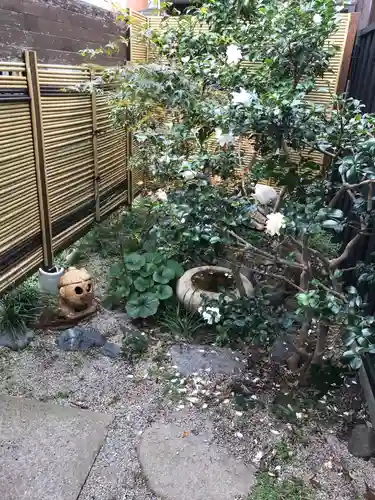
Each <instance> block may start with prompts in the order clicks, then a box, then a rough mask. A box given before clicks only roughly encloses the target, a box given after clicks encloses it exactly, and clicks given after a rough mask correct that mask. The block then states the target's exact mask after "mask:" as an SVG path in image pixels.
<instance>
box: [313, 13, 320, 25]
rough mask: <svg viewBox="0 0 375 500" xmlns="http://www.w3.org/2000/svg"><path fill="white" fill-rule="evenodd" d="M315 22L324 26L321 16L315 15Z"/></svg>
mask: <svg viewBox="0 0 375 500" xmlns="http://www.w3.org/2000/svg"><path fill="white" fill-rule="evenodd" d="M313 21H314V23H315V24H322V16H321V15H320V14H315V15H314V17H313Z"/></svg>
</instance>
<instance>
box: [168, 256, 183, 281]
mask: <svg viewBox="0 0 375 500" xmlns="http://www.w3.org/2000/svg"><path fill="white" fill-rule="evenodd" d="M166 266H167V267H168V268H169V269H172V271H173V272H174V277H175V278H180V277H181V276H182V275H183V274H184V272H185V271H184V268H183V267H182V266H181V264H180V263H179V262H177V261H176V260H167V262H166Z"/></svg>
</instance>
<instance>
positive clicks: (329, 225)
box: [322, 219, 338, 229]
mask: <svg viewBox="0 0 375 500" xmlns="http://www.w3.org/2000/svg"><path fill="white" fill-rule="evenodd" d="M322 226H323V227H325V228H326V229H335V228H336V227H337V226H338V222H337V221H336V220H331V219H328V220H325V221H323V222H322Z"/></svg>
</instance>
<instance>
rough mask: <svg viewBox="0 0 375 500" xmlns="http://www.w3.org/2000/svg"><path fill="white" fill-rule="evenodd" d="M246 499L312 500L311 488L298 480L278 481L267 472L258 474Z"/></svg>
mask: <svg viewBox="0 0 375 500" xmlns="http://www.w3.org/2000/svg"><path fill="white" fill-rule="evenodd" d="M248 500H313V497H312V493H311V490H310V489H309V488H307V487H306V486H305V484H304V483H303V482H302V481H299V480H284V481H279V480H277V479H275V478H273V477H270V476H269V475H268V474H266V473H263V474H259V476H258V481H257V484H256V485H255V488H254V490H253V492H252V493H251V494H250V495H249V497H248Z"/></svg>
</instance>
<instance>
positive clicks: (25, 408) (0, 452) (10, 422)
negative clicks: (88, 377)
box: [0, 396, 112, 500]
mask: <svg viewBox="0 0 375 500" xmlns="http://www.w3.org/2000/svg"><path fill="white" fill-rule="evenodd" d="M111 422H112V417H111V416H109V415H105V414H103V413H98V412H92V411H83V410H78V409H74V408H65V407H63V406H60V405H56V404H48V403H41V402H39V401H35V400H32V399H27V398H18V397H9V396H1V397H0V461H1V465H0V498H1V499H2V500H52V499H53V500H76V499H77V497H78V495H79V493H80V491H81V489H82V486H83V484H84V482H85V480H86V477H87V475H88V473H89V471H90V469H91V466H92V464H93V462H94V460H95V458H96V456H97V454H98V452H99V450H100V448H101V446H102V444H103V442H104V440H105V437H106V434H107V431H108V427H109V425H110V423H111Z"/></svg>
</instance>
